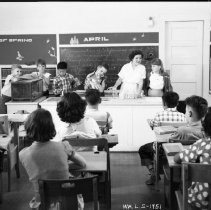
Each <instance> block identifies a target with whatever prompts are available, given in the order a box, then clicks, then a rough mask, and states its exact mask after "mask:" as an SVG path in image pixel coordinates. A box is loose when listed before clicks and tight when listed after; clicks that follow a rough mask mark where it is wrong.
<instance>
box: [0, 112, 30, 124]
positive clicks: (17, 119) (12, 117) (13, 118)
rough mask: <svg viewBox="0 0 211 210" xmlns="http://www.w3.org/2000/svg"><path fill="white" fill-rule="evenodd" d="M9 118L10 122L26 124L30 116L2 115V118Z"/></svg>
mask: <svg viewBox="0 0 211 210" xmlns="http://www.w3.org/2000/svg"><path fill="white" fill-rule="evenodd" d="M5 115H7V116H8V120H9V121H10V122H20V123H23V122H25V120H26V118H27V117H28V116H29V114H0V116H5Z"/></svg>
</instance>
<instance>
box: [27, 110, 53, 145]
mask: <svg viewBox="0 0 211 210" xmlns="http://www.w3.org/2000/svg"><path fill="white" fill-rule="evenodd" d="M24 126H25V129H26V135H27V138H29V139H31V140H33V141H39V142H47V141H49V140H50V139H52V138H53V137H54V136H55V135H56V130H55V127H54V123H53V119H52V116H51V113H50V112H49V111H48V110H45V109H36V110H35V111H33V112H32V113H31V114H30V115H29V116H28V118H27V120H26V122H25V124H24Z"/></svg>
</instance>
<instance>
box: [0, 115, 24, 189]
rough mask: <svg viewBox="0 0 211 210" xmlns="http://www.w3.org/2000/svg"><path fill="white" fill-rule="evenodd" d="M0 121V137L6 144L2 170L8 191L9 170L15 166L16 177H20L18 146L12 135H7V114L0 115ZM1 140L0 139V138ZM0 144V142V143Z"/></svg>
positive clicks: (9, 181) (9, 185) (9, 184)
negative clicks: (6, 178) (1, 126)
mask: <svg viewBox="0 0 211 210" xmlns="http://www.w3.org/2000/svg"><path fill="white" fill-rule="evenodd" d="M0 123H1V125H3V130H4V132H3V133H2V134H0V138H1V139H2V141H4V142H8V143H7V144H6V152H5V154H4V157H3V171H6V172H7V177H8V192H10V190H11V171H12V170H13V168H14V167H15V170H16V175H17V178H19V177H20V171H19V164H18V147H17V145H15V144H14V143H13V137H12V135H9V130H10V129H9V120H8V116H7V115H5V116H0ZM0 141H1V140H0ZM0 145H1V143H0Z"/></svg>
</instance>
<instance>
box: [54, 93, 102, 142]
mask: <svg viewBox="0 0 211 210" xmlns="http://www.w3.org/2000/svg"><path fill="white" fill-rule="evenodd" d="M86 105H87V104H86V101H85V100H83V99H82V98H81V97H80V96H79V95H78V94H77V93H75V92H70V93H65V94H64V96H63V97H62V98H61V101H60V102H59V103H58V104H57V113H58V115H59V117H60V119H61V121H63V122H66V123H68V126H67V128H66V131H65V132H64V133H63V134H62V136H63V137H65V136H69V135H72V134H73V133H79V134H80V135H81V137H83V136H84V137H88V138H96V137H100V136H101V131H100V128H99V126H98V125H97V123H96V121H95V120H94V119H93V118H91V117H88V116H84V113H85V110H86Z"/></svg>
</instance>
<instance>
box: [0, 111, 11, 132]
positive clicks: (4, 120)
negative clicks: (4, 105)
mask: <svg viewBox="0 0 211 210" xmlns="http://www.w3.org/2000/svg"><path fill="white" fill-rule="evenodd" d="M0 134H5V135H9V120H8V116H7V115H3V116H0Z"/></svg>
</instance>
